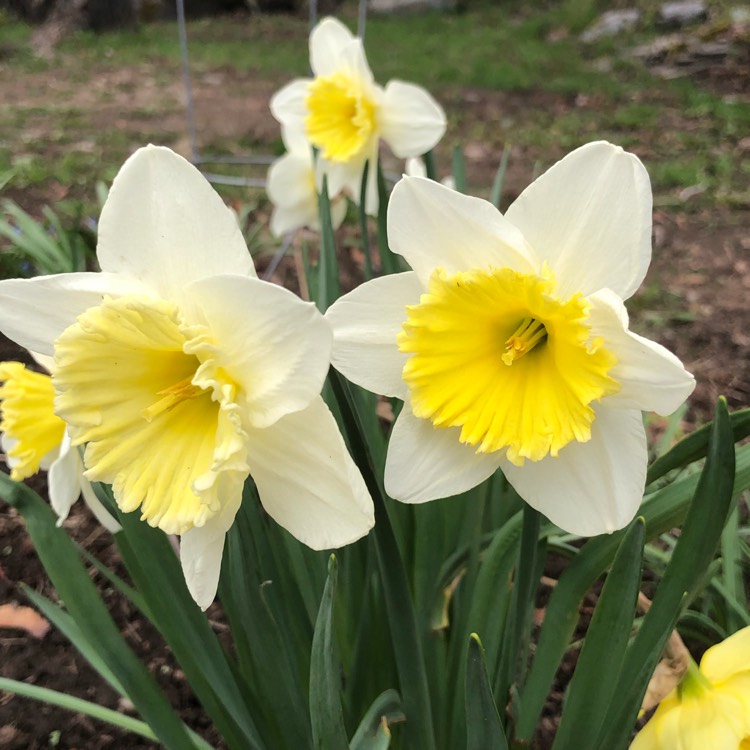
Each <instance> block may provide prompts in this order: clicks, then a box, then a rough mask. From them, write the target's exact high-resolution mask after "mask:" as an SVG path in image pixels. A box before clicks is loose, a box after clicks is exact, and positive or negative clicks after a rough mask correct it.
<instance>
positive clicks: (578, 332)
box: [398, 268, 619, 465]
mask: <svg viewBox="0 0 750 750" xmlns="http://www.w3.org/2000/svg"><path fill="white" fill-rule="evenodd" d="M554 290H555V279H554V277H553V275H552V273H551V272H550V271H549V269H547V268H545V269H543V271H542V273H541V274H540V275H534V274H522V273H518V272H516V271H513V270H511V269H509V268H501V269H490V270H471V271H466V272H461V273H456V274H448V273H446V271H445V270H444V269H442V268H439V269H436V270H435V271H434V273H433V275H432V277H431V278H430V283H429V290H428V291H427V292H426V293H425V294H423V295H422V297H421V299H420V302H419V304H417V305H413V306H410V307H407V320H406V322H405V323H404V324H403V329H402V331H401V332H400V333H399V337H398V344H399V348H400V350H401V351H402V352H406V353H408V354H410V355H411V356H410V357H409V358H408V360H407V362H406V364H405V366H404V370H403V377H404V380H405V382H406V383H407V385H408V386H409V390H410V395H411V405H412V409H413V411H414V414H415V415H416V416H417V417H421V418H424V419H429V420H431V421H432V423H433V425H434V426H435V427H437V428H447V427H460V428H461V434H460V440H461V442H463V443H468V444H469V445H473V446H475V447H476V449H477V452H480V453H492V452H495V451H505V452H506V456H507V458H508V459H509V460H510V461H512V462H513V463H514V464H516V465H522V464H523V462H524V460H525V459H530V460H532V461H539V460H541V459H542V458H544V457H545V456H547V455H552V456H556V455H557V454H558V452H559V451H560V449H562V448H563V447H564V446H566V445H567V444H568V443H570V442H572V441H574V440H575V441H578V442H586V441H587V440H589V439H590V437H591V424H592V423H593V420H594V410H593V408H592V406H591V404H592V402H594V401H598V400H600V399H601V398H603V397H605V396H607V395H610V394H612V393H614V392H615V391H617V390H618V388H619V384H618V383H617V382H616V381H615V380H614V379H613V378H611V377H610V376H609V371H610V370H611V369H612V367H613V366H614V365H615V363H616V361H617V360H616V358H615V356H614V355H613V354H612V353H611V352H609V351H607V350H606V349H605V348H604V347H603V346H602V342H601V340H599V339H594V338H593V337H592V336H591V332H590V327H589V326H588V325H587V319H588V310H589V304H588V302H586V300H585V299H584V298H583V297H582V295H580V294H575V295H573V296H572V297H570V298H569V299H567V300H561V299H559V298H558V297H556V296H555V295H554Z"/></svg>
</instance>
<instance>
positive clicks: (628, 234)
mask: <svg viewBox="0 0 750 750" xmlns="http://www.w3.org/2000/svg"><path fill="white" fill-rule="evenodd" d="M388 238H389V241H390V245H391V248H392V249H393V250H394V251H395V252H397V253H400V254H401V255H402V256H403V257H404V258H405V259H406V260H407V261H408V263H409V265H410V266H411V268H412V269H413V270H412V271H409V272H406V273H400V274H396V275H392V276H386V277H383V278H379V279H375V280H373V281H370V282H367V283H366V284H363V285H362V286H360V287H358V288H357V289H355V290H354V291H353V292H351V293H349V294H348V295H345V296H344V297H342V298H341V299H339V300H338V301H337V302H336V303H335V304H334V305H333V306H332V307H331V308H330V309H329V311H328V313H327V318H328V320H329V321H330V322H331V324H332V326H333V328H334V351H333V364H334V366H335V367H336V368H338V369H339V370H340V371H341V372H342V373H343V374H344V375H346V376H347V377H348V378H349V379H350V380H352V381H353V382H355V383H358V384H359V385H361V386H363V387H365V388H367V389H369V390H372V391H375V392H377V393H380V394H384V395H386V396H391V397H397V398H400V399H402V400H403V401H404V408H403V410H402V411H401V413H400V415H399V417H398V419H397V421H396V423H395V425H394V427H393V432H392V434H391V438H390V443H389V446H388V454H387V460H386V468H385V486H386V490H387V491H388V493H389V494H390V495H391V496H392V497H394V498H396V499H398V500H401V501H403V502H407V503H421V502H425V501H428V500H433V499H436V498H440V497H448V496H451V495H455V494H458V493H461V492H464V491H466V490H468V489H470V488H472V487H474V486H475V485H477V484H479V483H480V482H481V481H483V480H484V479H486V478H487V477H489V476H490V475H491V474H492V473H494V472H495V471H496V470H497V469H502V471H503V472H504V473H505V476H506V477H507V479H508V481H509V482H510V483H511V484H512V485H513V486H514V487H515V489H516V490H517V491H518V493H519V494H520V495H521V497H523V498H524V499H525V500H526V501H527V502H528V503H529V504H530V505H532V506H533V507H534V508H537V509H538V510H540V511H541V512H542V513H544V514H545V515H547V516H548V517H549V518H550V519H551V520H552V521H553V522H555V523H556V524H558V525H559V526H560V527H562V528H563V529H565V530H567V531H569V532H572V533H576V534H581V535H594V534H600V533H603V532H611V531H614V530H615V529H619V528H622V527H623V526H624V525H625V524H626V523H628V521H630V520H631V518H632V517H633V516H634V514H635V511H636V509H637V508H638V506H639V504H640V501H641V497H642V493H643V488H644V482H645V472H646V463H647V455H646V436H645V431H644V426H643V421H642V411H652V410H653V411H656V412H658V413H660V414H669V413H671V412H672V411H674V410H675V409H676V408H677V407H678V406H679V405H680V404H681V403H682V402H683V401H684V400H685V398H686V397H687V396H688V394H689V393H690V392H691V391H692V389H693V387H694V380H693V377H692V376H691V375H690V374H689V373H688V372H686V371H685V369H684V368H683V366H682V364H681V363H680V361H679V360H678V359H677V358H676V357H675V356H673V355H672V354H671V353H670V352H668V351H667V350H666V349H665V348H664V347H662V346H660V345H659V344H656V343H654V342H652V341H649V340H647V339H645V338H642V337H641V336H638V335H637V334H634V333H632V332H631V331H629V330H628V315H627V312H626V310H625V306H624V304H623V300H625V299H627V298H628V297H630V296H631V295H632V294H633V292H635V290H636V289H637V288H638V286H639V285H640V283H641V281H642V280H643V278H644V276H645V274H646V270H647V268H648V265H649V261H650V259H651V189H650V184H649V179H648V175H647V173H646V170H645V169H644V167H643V165H642V164H641V162H640V161H639V160H638V159H637V158H636V157H635V156H633V155H631V154H628V153H626V152H624V151H623V150H622V149H620V148H618V147H616V146H613V145H611V144H609V143H604V142H597V143H591V144H588V145H586V146H583V147H582V148H579V149H578V150H576V151H574V152H573V153H571V154H570V155H569V156H567V157H566V158H565V159H563V160H562V161H560V162H558V163H557V164H556V165H554V166H553V167H552V168H551V169H550V170H549V171H548V172H546V173H545V174H544V175H542V176H541V177H540V178H539V179H538V180H536V181H535V182H534V183H533V184H532V185H531V186H530V187H528V188H527V189H526V190H525V191H524V192H523V193H522V195H521V196H520V197H519V198H518V199H517V200H516V201H515V203H513V205H512V206H511V207H510V208H509V209H508V211H507V213H506V214H505V215H502V214H501V213H500V212H499V211H497V210H496V209H495V208H494V207H493V206H492V205H491V204H490V203H488V202H486V201H483V200H480V199H477V198H472V197H469V196H466V195H461V194H459V193H457V192H455V191H452V190H449V189H448V188H446V187H444V186H442V185H440V184H437V183H435V182H432V181H430V180H426V179H423V178H419V177H405V178H403V179H402V180H401V181H400V182H399V183H397V185H396V187H395V188H394V190H393V193H392V196H391V200H390V203H389V206H388Z"/></svg>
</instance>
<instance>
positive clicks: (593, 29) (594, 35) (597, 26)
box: [581, 8, 641, 44]
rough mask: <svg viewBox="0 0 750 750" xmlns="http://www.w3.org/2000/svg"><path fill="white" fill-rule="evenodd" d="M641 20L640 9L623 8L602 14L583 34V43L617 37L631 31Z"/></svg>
mask: <svg viewBox="0 0 750 750" xmlns="http://www.w3.org/2000/svg"><path fill="white" fill-rule="evenodd" d="M640 20H641V11H639V10H638V8H623V9H622V10H608V11H607V12H606V13H602V15H601V16H599V18H597V19H596V21H594V23H592V24H591V26H589V27H588V28H587V29H586V30H585V31H584V32H583V34H581V41H582V42H585V43H586V44H590V43H591V42H596V41H598V40H599V39H604V37H608V36H615V35H616V34H620V33H622V32H623V31H631V30H632V29H634V28H635V26H636V24H637V23H638V21H640Z"/></svg>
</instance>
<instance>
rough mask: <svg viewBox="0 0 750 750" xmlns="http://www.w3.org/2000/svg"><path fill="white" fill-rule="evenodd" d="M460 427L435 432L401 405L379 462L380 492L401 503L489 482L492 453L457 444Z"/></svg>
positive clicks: (448, 494)
mask: <svg viewBox="0 0 750 750" xmlns="http://www.w3.org/2000/svg"><path fill="white" fill-rule="evenodd" d="M460 433H461V430H460V428H457V427H449V428H440V429H439V428H436V427H433V425H432V422H430V421H429V420H428V419H419V418H417V417H415V416H414V415H413V414H412V412H411V409H410V408H409V405H408V404H404V408H403V409H402V410H401V414H399V416H398V419H397V420H396V424H394V425H393V431H392V432H391V439H390V442H389V443H388V454H387V457H386V460H385V491H386V492H387V493H388V494H389V495H390V496H391V497H392V498H394V499H395V500H400V501H401V502H403V503H425V502H428V501H429V500H437V499H438V498H441V497H452V496H453V495H458V494H460V493H461V492H466V491H467V490H470V489H471V488H472V487H476V486H477V485H478V484H479V483H480V482H483V481H484V480H485V479H487V478H488V477H490V476H491V475H492V474H493V473H494V472H495V470H496V469H497V467H498V465H499V463H500V461H499V459H498V457H497V454H492V453H477V452H476V451H475V449H474V448H473V447H472V446H469V445H464V444H463V443H461V442H459V439H458V438H459V435H460Z"/></svg>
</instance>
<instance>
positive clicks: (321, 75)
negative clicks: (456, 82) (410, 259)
mask: <svg viewBox="0 0 750 750" xmlns="http://www.w3.org/2000/svg"><path fill="white" fill-rule="evenodd" d="M310 67H311V68H312V71H313V74H314V76H315V77H314V78H312V79H297V80H295V81H292V82H291V83H289V84H287V85H286V86H285V87H284V88H282V89H281V90H280V91H278V92H277V93H276V94H275V95H274V96H273V98H272V99H271V112H272V113H273V115H274V117H275V118H276V119H277V120H278V121H279V122H280V123H281V126H282V132H284V133H285V134H286V137H287V138H290V137H291V138H295V137H300V136H302V137H305V138H306V139H307V140H308V141H309V143H311V144H312V145H313V146H315V148H317V149H318V150H319V157H318V158H319V159H320V162H321V168H322V171H323V173H324V174H326V175H327V177H328V191H329V194H330V195H336V194H338V193H339V192H340V191H342V190H344V189H345V188H348V190H349V193H350V194H351V195H352V197H353V198H354V199H355V200H359V195H360V190H361V180H362V174H363V172H364V167H365V164H366V163H367V162H368V161H369V162H370V169H369V171H368V181H367V192H366V203H365V210H366V211H367V213H369V214H375V213H377V211H378V191H377V170H376V169H375V166H376V164H377V158H378V143H379V141H380V140H381V139H382V140H384V141H385V142H386V143H387V144H388V145H389V146H390V148H391V150H392V151H393V153H394V154H395V155H396V156H397V157H398V158H400V159H406V158H408V157H410V156H419V155H421V154H423V153H425V152H427V151H429V150H430V149H431V148H433V147H434V146H435V145H436V144H437V142H438V141H439V140H440V139H441V138H442V137H443V133H444V132H445V113H444V112H443V110H442V108H441V107H440V105H439V104H438V103H437V102H436V101H435V100H434V99H433V98H432V97H431V96H430V95H429V94H428V93H427V91H425V90H424V89H423V88H421V87H420V86H415V85H414V84H410V83H404V82H402V81H390V82H389V83H388V84H387V85H386V87H385V88H384V89H383V88H381V87H380V86H378V85H377V84H376V83H375V81H374V79H373V75H372V72H371V71H370V66H369V65H368V64H367V58H366V57H365V52H364V48H363V46H362V40H361V39H358V38H356V37H354V36H352V34H351V33H350V32H349V30H348V29H347V28H346V27H345V26H344V25H343V24H342V23H340V22H339V21H337V20H335V19H333V18H325V19H323V20H322V21H321V22H320V23H319V24H318V25H317V26H316V27H315V28H314V29H313V30H312V32H311V34H310Z"/></svg>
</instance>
